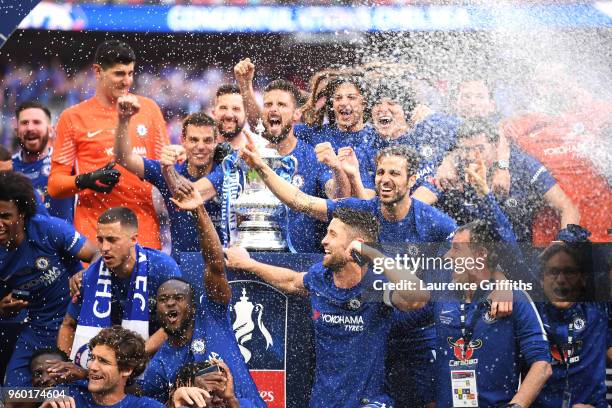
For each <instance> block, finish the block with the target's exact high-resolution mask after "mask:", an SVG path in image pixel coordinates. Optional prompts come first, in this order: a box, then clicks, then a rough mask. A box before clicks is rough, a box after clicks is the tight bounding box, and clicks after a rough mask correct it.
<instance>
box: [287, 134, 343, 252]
mask: <svg viewBox="0 0 612 408" xmlns="http://www.w3.org/2000/svg"><path fill="white" fill-rule="evenodd" d="M287 156H293V157H295V159H296V171H295V174H294V176H293V177H292V179H291V184H293V185H294V186H296V187H297V188H299V189H300V190H301V191H303V192H304V193H306V194H308V195H310V196H314V197H320V198H327V196H326V193H325V183H326V182H327V181H328V180H330V179H331V178H332V174H331V171H330V170H329V169H328V168H327V167H326V166H325V165H323V164H321V163H319V161H318V160H317V155H316V153H315V151H314V148H313V147H312V146H310V145H308V144H306V143H305V142H303V141H301V140H298V141H297V145H296V146H295V148H294V149H293V151H292V152H291V153H289V154H288V155H287ZM287 211H288V212H287V221H288V222H281V225H287V231H288V233H289V234H288V236H289V239H290V242H291V245H292V246H293V248H294V249H295V251H296V252H298V253H304V252H321V240H322V239H323V237H324V236H325V232H326V229H327V223H325V222H322V221H319V220H317V219H315V218H312V217H310V216H308V215H306V214H304V213H303V212H298V211H294V210H291V209H287Z"/></svg>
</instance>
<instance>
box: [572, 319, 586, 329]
mask: <svg viewBox="0 0 612 408" xmlns="http://www.w3.org/2000/svg"><path fill="white" fill-rule="evenodd" d="M573 325H574V329H575V330H576V331H582V330H583V329H584V326H585V322H584V319H583V318H582V317H580V316H577V317H575V318H574V322H573Z"/></svg>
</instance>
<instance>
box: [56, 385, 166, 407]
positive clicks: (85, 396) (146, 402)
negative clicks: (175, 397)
mask: <svg viewBox="0 0 612 408" xmlns="http://www.w3.org/2000/svg"><path fill="white" fill-rule="evenodd" d="M67 391H68V392H67V394H68V395H69V396H71V397H72V398H74V402H75V404H76V406H77V407H79V408H80V407H91V408H164V407H165V405H164V404H162V403H161V402H159V401H156V400H154V399H152V398H147V397H137V396H135V395H132V394H126V396H125V397H124V398H123V399H122V400H121V401H119V402H118V403H116V404H113V405H98V404H96V403H95V401H94V400H93V398H92V396H91V393H90V392H89V391H88V390H87V386H85V385H81V384H79V385H76V384H71V385H70V386H69V387H68V388H67Z"/></svg>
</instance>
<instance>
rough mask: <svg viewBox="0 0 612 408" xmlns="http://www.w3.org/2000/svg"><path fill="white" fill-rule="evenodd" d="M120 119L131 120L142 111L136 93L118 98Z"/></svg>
mask: <svg viewBox="0 0 612 408" xmlns="http://www.w3.org/2000/svg"><path fill="white" fill-rule="evenodd" d="M117 111H118V113H119V120H129V119H130V118H131V117H132V116H134V115H135V114H137V113H138V112H139V111H140V103H139V102H138V98H137V97H136V95H124V96H120V97H119V99H117Z"/></svg>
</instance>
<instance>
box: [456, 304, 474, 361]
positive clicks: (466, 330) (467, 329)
mask: <svg viewBox="0 0 612 408" xmlns="http://www.w3.org/2000/svg"><path fill="white" fill-rule="evenodd" d="M476 308H478V305H477V306H476ZM459 310H461V316H460V325H461V338H463V344H462V345H461V357H463V358H465V356H466V352H467V350H468V347H469V345H470V342H471V341H472V337H474V328H475V327H476V322H477V321H478V318H477V317H474V316H477V313H474V316H473V317H472V321H471V322H470V324H467V318H468V316H467V310H466V304H465V303H463V302H461V304H460V305H459Z"/></svg>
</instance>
